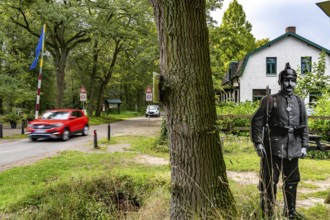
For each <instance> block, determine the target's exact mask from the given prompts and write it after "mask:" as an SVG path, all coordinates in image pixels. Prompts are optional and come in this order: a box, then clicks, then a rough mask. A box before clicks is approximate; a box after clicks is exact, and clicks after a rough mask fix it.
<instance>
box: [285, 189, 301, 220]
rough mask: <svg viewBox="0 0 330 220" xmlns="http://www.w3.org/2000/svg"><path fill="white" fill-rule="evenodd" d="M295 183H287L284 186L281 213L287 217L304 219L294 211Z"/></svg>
mask: <svg viewBox="0 0 330 220" xmlns="http://www.w3.org/2000/svg"><path fill="white" fill-rule="evenodd" d="M297 186H298V184H297V183H287V184H285V186H284V211H283V215H284V216H285V217H287V218H288V219H304V217H303V216H302V215H300V214H299V213H298V212H296V196H297Z"/></svg>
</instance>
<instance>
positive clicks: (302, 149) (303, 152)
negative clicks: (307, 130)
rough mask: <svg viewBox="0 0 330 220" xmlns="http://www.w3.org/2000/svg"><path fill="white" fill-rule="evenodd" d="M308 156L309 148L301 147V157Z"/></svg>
mask: <svg viewBox="0 0 330 220" xmlns="http://www.w3.org/2000/svg"><path fill="white" fill-rule="evenodd" d="M306 156H307V148H306V147H303V148H301V157H300V158H305V157H306Z"/></svg>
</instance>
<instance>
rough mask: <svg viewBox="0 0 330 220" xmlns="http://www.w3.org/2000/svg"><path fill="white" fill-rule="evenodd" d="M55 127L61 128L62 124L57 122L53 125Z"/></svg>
mask: <svg viewBox="0 0 330 220" xmlns="http://www.w3.org/2000/svg"><path fill="white" fill-rule="evenodd" d="M54 126H55V127H62V126H63V123H61V122H59V123H56V124H54Z"/></svg>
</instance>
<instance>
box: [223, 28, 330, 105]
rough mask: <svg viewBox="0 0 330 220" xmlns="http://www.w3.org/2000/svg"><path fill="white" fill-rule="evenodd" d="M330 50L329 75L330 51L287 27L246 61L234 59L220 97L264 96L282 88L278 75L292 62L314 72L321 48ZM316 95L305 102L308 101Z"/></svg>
mask: <svg viewBox="0 0 330 220" xmlns="http://www.w3.org/2000/svg"><path fill="white" fill-rule="evenodd" d="M322 50H324V51H325V52H326V54H327V55H326V73H325V74H326V75H328V76H330V51H329V50H328V49H326V48H324V47H322V46H320V45H317V44H315V43H313V42H312V41H309V40H307V39H305V38H303V37H301V36H300V35H298V34H296V27H287V28H286V32H285V34H283V35H281V36H279V37H278V38H276V39H274V40H272V41H270V42H268V43H266V44H265V45H263V46H261V47H259V48H257V49H255V50H253V51H251V52H250V53H249V54H247V55H246V56H245V57H244V58H243V59H242V60H240V61H238V62H232V63H231V64H230V66H229V70H228V72H227V74H226V76H225V78H224V80H223V82H222V85H223V88H224V91H223V92H222V93H221V94H220V100H221V101H222V102H225V101H233V102H244V101H254V100H258V99H261V98H262V97H263V96H265V95H266V87H267V86H269V89H270V93H277V92H278V91H279V90H280V86H279V84H278V74H279V73H280V72H281V71H282V70H283V69H284V67H285V63H287V62H289V63H290V66H291V68H293V69H297V67H298V66H299V67H300V68H301V71H306V70H308V71H310V70H311V68H312V67H311V65H312V63H313V62H317V61H318V58H319V55H320V53H321V51H322ZM312 96H313V94H310V97H308V98H307V99H306V100H305V102H306V103H308V102H309V101H310V98H311V97H312Z"/></svg>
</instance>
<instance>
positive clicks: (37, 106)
mask: <svg viewBox="0 0 330 220" xmlns="http://www.w3.org/2000/svg"><path fill="white" fill-rule="evenodd" d="M45 34H46V24H44V25H43V36H42V47H41V56H40V63H39V65H40V68H39V75H38V89H37V100H36V113H35V119H38V117H39V103H40V91H41V79H42V64H43V57H44V47H45Z"/></svg>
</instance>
